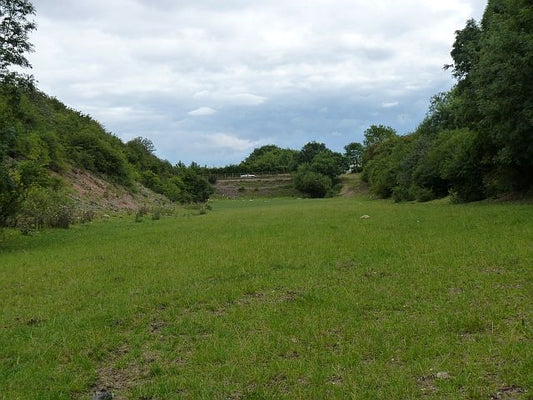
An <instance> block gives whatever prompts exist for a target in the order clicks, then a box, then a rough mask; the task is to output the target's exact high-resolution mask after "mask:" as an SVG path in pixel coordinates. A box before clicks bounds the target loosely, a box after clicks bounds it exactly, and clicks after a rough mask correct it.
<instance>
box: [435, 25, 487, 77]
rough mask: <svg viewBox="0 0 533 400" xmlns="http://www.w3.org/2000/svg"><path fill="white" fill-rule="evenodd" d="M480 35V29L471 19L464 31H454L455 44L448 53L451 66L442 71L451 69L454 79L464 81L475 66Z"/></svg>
mask: <svg viewBox="0 0 533 400" xmlns="http://www.w3.org/2000/svg"><path fill="white" fill-rule="evenodd" d="M481 34H482V31H481V28H480V27H479V25H478V24H477V23H476V21H475V20H473V19H469V20H468V21H467V22H466V26H465V27H464V29H462V30H457V31H455V42H454V44H453V48H452V51H451V53H450V54H451V56H452V58H453V64H449V65H445V66H444V69H448V68H453V70H452V75H453V76H454V77H455V78H457V79H459V80H462V79H465V78H466V77H467V76H468V74H470V71H472V69H473V68H474V67H475V65H476V64H477V61H478V59H479V51H480V38H481Z"/></svg>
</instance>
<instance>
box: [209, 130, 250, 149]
mask: <svg viewBox="0 0 533 400" xmlns="http://www.w3.org/2000/svg"><path fill="white" fill-rule="evenodd" d="M202 139H203V142H205V144H206V145H207V147H209V148H212V149H228V150H231V151H238V152H243V151H246V150H250V149H252V148H253V147H254V145H255V143H254V142H252V141H250V140H248V139H240V138H238V137H236V136H233V135H230V134H227V133H214V134H211V135H203V137H202Z"/></svg>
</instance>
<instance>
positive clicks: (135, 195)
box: [63, 169, 169, 211]
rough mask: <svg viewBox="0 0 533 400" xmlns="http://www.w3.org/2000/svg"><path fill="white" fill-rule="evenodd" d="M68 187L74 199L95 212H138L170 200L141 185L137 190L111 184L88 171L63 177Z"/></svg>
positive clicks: (72, 171) (71, 173) (74, 170)
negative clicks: (144, 207) (140, 209)
mask: <svg viewBox="0 0 533 400" xmlns="http://www.w3.org/2000/svg"><path fill="white" fill-rule="evenodd" d="M63 179H64V180H65V182H66V185H67V187H69V188H71V189H72V198H73V199H74V200H75V201H76V202H77V203H80V204H82V205H83V206H85V208H87V209H93V210H109V211H121V210H137V209H138V208H140V207H142V206H145V205H151V204H167V203H169V201H168V199H166V198H165V197H164V196H162V195H159V194H157V193H154V192H152V191H151V190H149V189H147V188H145V187H144V186H142V185H140V184H136V185H135V190H134V191H132V190H131V189H128V188H125V187H123V186H120V185H116V184H113V183H110V182H108V181H106V180H104V179H102V178H100V177H97V176H96V175H94V174H91V173H89V172H87V171H83V170H79V169H73V170H71V171H69V172H68V173H67V174H65V175H64V176H63Z"/></svg>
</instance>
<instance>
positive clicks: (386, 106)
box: [381, 101, 400, 108]
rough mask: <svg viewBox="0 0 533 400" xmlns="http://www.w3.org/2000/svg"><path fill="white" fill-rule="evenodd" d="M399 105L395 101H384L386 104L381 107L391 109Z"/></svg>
mask: <svg viewBox="0 0 533 400" xmlns="http://www.w3.org/2000/svg"><path fill="white" fill-rule="evenodd" d="M399 104H400V103H398V102H397V101H386V102H383V103H381V107H383V108H392V107H397V106H398V105H399Z"/></svg>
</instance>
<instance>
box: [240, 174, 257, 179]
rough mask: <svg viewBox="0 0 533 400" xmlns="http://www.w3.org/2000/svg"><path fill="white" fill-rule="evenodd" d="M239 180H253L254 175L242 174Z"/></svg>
mask: <svg viewBox="0 0 533 400" xmlns="http://www.w3.org/2000/svg"><path fill="white" fill-rule="evenodd" d="M241 178H255V175H254V174H242V175H241Z"/></svg>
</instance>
